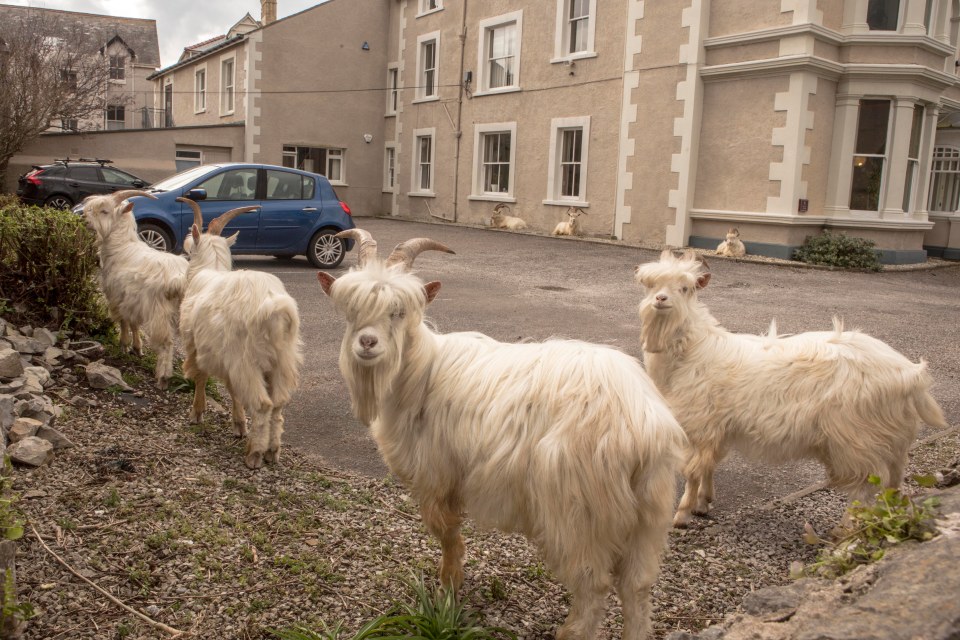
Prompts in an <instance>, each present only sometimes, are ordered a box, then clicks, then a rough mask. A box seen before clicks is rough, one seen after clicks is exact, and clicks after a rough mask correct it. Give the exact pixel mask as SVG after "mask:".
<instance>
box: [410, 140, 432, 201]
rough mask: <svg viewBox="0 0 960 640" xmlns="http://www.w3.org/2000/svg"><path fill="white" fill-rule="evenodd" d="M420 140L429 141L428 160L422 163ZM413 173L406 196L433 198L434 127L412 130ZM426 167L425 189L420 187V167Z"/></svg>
mask: <svg viewBox="0 0 960 640" xmlns="http://www.w3.org/2000/svg"><path fill="white" fill-rule="evenodd" d="M422 138H429V139H430V158H429V159H428V160H427V161H426V162H423V158H421V157H420V140H421V139H422ZM413 156H414V162H413V171H411V172H410V173H411V174H412V177H411V180H410V193H408V194H407V195H408V196H421V197H435V196H436V192H435V191H434V185H435V184H436V182H437V171H436V162H434V159H435V158H436V157H437V129H436V127H429V128H427V129H414V130H413ZM423 165H426V166H428V167H429V169H430V185H429V186H428V187H426V188H424V187H423V186H421V181H420V174H421V167H422V166H423Z"/></svg>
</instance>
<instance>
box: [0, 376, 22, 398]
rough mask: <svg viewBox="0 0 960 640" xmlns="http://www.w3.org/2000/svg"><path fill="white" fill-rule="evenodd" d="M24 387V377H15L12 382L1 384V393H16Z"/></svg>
mask: <svg viewBox="0 0 960 640" xmlns="http://www.w3.org/2000/svg"><path fill="white" fill-rule="evenodd" d="M20 389H23V378H14V379H13V380H11V381H10V382H7V383H4V384H0V394H2V393H6V394H11V395H12V394H14V393H16V392H17V391H20Z"/></svg>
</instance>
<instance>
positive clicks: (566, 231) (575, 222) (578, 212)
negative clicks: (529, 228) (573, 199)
mask: <svg viewBox="0 0 960 640" xmlns="http://www.w3.org/2000/svg"><path fill="white" fill-rule="evenodd" d="M582 215H583V216H585V215H587V212H586V211H584V210H583V209H581V208H580V207H569V208H568V209H567V219H566V220H564V221H563V222H558V223H557V226H555V227H554V228H553V233H552V235H555V236H579V235H581V229H580V216H582Z"/></svg>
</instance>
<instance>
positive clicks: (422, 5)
mask: <svg viewBox="0 0 960 640" xmlns="http://www.w3.org/2000/svg"><path fill="white" fill-rule="evenodd" d="M431 4H432V5H434V6H432V7H431V6H430V5H431ZM442 10H443V0H417V16H416V17H418V18H419V17H421V16H428V15H430V14H431V13H436V12H437V11H442Z"/></svg>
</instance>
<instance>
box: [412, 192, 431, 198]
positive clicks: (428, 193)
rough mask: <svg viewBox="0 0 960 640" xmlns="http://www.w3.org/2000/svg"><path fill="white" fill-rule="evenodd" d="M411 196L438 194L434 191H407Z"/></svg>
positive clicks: (420, 196)
mask: <svg viewBox="0 0 960 640" xmlns="http://www.w3.org/2000/svg"><path fill="white" fill-rule="evenodd" d="M407 195H408V196H410V197H411V198H436V197H437V194H436V193H434V192H433V191H410V192H409V193H407Z"/></svg>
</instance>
